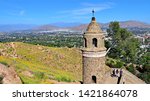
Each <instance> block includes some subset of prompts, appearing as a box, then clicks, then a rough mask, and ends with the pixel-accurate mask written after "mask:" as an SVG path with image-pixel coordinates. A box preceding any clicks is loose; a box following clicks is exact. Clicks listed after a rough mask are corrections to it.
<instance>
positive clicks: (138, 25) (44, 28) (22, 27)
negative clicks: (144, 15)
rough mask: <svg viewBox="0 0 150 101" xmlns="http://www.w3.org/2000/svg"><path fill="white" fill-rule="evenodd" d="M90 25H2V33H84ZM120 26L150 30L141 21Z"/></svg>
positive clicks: (148, 25)
mask: <svg viewBox="0 0 150 101" xmlns="http://www.w3.org/2000/svg"><path fill="white" fill-rule="evenodd" d="M87 25H88V24H80V23H64V22H62V23H61V22H60V23H52V24H47V25H41V26H37V25H25V24H14V25H0V32H6V31H7V32H10V31H16V30H29V31H30V30H31V31H51V30H60V29H62V30H63V29H68V30H75V31H83V30H85V29H86V27H87ZM100 26H101V27H102V28H103V29H106V28H108V26H109V23H100ZM120 26H121V27H123V28H128V29H132V28H142V29H150V24H147V23H144V22H139V21H121V22H120Z"/></svg>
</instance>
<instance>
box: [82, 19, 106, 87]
mask: <svg viewBox="0 0 150 101" xmlns="http://www.w3.org/2000/svg"><path fill="white" fill-rule="evenodd" d="M83 37H84V46H83V48H82V61H83V83H84V84H91V83H96V84H100V83H103V79H104V78H103V77H104V75H105V54H106V48H105V46H104V32H102V30H101V28H100V27H99V25H98V23H97V22H96V18H95V17H92V20H91V23H90V24H89V25H88V27H87V30H86V31H85V33H84V35H83Z"/></svg>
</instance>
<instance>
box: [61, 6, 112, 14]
mask: <svg viewBox="0 0 150 101" xmlns="http://www.w3.org/2000/svg"><path fill="white" fill-rule="evenodd" d="M82 6H83V7H82V8H79V9H73V10H66V11H62V12H61V13H64V14H70V15H74V16H79V15H87V14H90V13H91V11H92V10H93V9H94V10H95V11H96V12H99V11H102V10H105V9H110V8H111V6H112V3H103V4H93V3H82Z"/></svg>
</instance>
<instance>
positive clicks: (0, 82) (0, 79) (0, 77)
mask: <svg viewBox="0 0 150 101" xmlns="http://www.w3.org/2000/svg"><path fill="white" fill-rule="evenodd" d="M3 78H4V77H3V76H2V75H0V84H2V80H3Z"/></svg>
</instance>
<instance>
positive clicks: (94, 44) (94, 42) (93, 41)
mask: <svg viewBox="0 0 150 101" xmlns="http://www.w3.org/2000/svg"><path fill="white" fill-rule="evenodd" d="M92 43H93V46H94V47H97V39H96V38H93V40H92Z"/></svg>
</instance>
